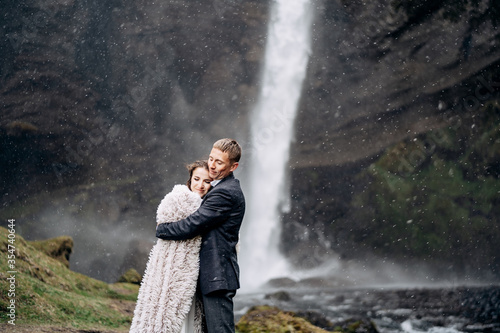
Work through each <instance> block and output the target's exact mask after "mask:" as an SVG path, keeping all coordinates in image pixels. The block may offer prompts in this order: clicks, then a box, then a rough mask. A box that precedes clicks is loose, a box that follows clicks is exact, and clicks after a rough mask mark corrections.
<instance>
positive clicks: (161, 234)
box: [156, 173, 245, 294]
mask: <svg viewBox="0 0 500 333" xmlns="http://www.w3.org/2000/svg"><path fill="white" fill-rule="evenodd" d="M244 213H245V197H244V196H243V192H242V191H241V187H240V182H239V180H237V179H236V178H234V175H233V174H232V173H231V174H229V175H228V176H227V177H226V178H224V179H222V180H221V181H220V182H219V183H218V184H217V185H216V186H215V187H213V188H212V189H211V190H210V191H209V192H208V193H207V194H206V195H205V197H204V198H203V201H202V203H201V206H200V208H199V209H198V210H197V211H196V212H194V213H193V214H191V215H190V216H188V217H187V218H185V219H183V220H180V221H177V222H172V223H162V224H160V225H159V226H158V228H157V229H156V237H158V238H161V239H166V240H183V239H190V238H193V237H195V236H198V235H202V243H201V249H200V276H199V283H200V289H201V292H202V293H203V294H208V293H210V292H212V291H216V290H223V289H226V290H236V289H238V288H239V287H240V283H239V266H238V261H237V254H236V244H237V243H238V237H239V231H240V226H241V222H242V220H243V215H244Z"/></svg>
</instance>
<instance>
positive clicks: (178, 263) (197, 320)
mask: <svg viewBox="0 0 500 333" xmlns="http://www.w3.org/2000/svg"><path fill="white" fill-rule="evenodd" d="M188 171H189V180H188V181H187V183H186V185H175V186H174V188H173V190H172V191H171V192H170V193H168V194H167V195H166V196H165V198H163V200H162V201H161V203H160V205H159V206H158V210H157V214H156V222H157V224H160V223H169V222H174V221H177V220H180V219H183V218H186V217H187V216H189V215H190V214H191V213H193V212H195V211H196V210H197V209H198V207H199V206H200V204H201V200H202V199H201V198H202V197H203V196H205V194H207V192H208V190H209V189H210V186H211V185H210V182H211V181H212V179H211V178H210V177H209V175H208V164H207V162H206V161H196V162H194V163H192V164H190V165H188ZM200 245H201V236H197V237H195V238H193V239H189V240H184V241H166V240H162V239H158V242H157V243H156V244H155V246H154V247H153V249H152V250H151V253H150V254H149V260H148V263H147V265H146V270H145V272H144V277H143V279H142V282H141V287H140V289H139V295H138V298H137V304H136V307H135V311H134V317H133V319H132V325H131V327H130V332H131V333H156V332H158V333H159V332H162V333H164V332H168V333H193V332H202V328H201V326H202V314H203V310H202V305H201V302H200V301H197V300H196V296H195V292H196V283H197V280H198V272H199V251H200Z"/></svg>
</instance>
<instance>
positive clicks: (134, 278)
mask: <svg viewBox="0 0 500 333" xmlns="http://www.w3.org/2000/svg"><path fill="white" fill-rule="evenodd" d="M141 281H142V276H141V274H139V273H138V272H137V271H136V270H135V269H133V268H131V269H129V270H128V271H126V272H125V274H123V275H122V276H120V278H119V279H118V281H117V282H125V283H133V284H139V285H140V284H141Z"/></svg>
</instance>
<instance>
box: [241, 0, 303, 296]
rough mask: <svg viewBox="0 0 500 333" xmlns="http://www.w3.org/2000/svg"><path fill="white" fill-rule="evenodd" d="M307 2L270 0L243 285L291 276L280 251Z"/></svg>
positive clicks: (250, 172)
mask: <svg viewBox="0 0 500 333" xmlns="http://www.w3.org/2000/svg"><path fill="white" fill-rule="evenodd" d="M310 2H311V0H277V1H274V3H273V7H272V12H271V19H270V23H269V28H268V35H267V44H266V53H265V60H264V62H265V64H264V66H265V67H264V71H263V77H262V85H261V90H260V94H259V99H258V102H257V104H256V106H255V109H254V110H253V113H252V119H251V133H250V134H251V146H250V149H248V150H247V151H246V152H245V153H246V154H247V156H249V155H250V156H249V158H250V161H249V162H248V164H247V165H248V169H249V170H248V171H247V172H248V174H247V183H248V184H247V186H246V190H247V191H246V193H247V210H246V216H245V222H244V223H243V229H242V246H241V259H240V262H241V269H242V288H243V289H254V288H256V287H258V286H259V285H261V284H263V283H265V282H266V281H268V280H269V279H271V278H275V277H281V276H286V275H288V274H289V269H288V265H287V261H286V260H285V258H284V257H283V256H282V254H281V253H280V251H279V242H280V234H281V221H280V215H281V213H282V212H283V211H286V209H287V207H286V206H287V201H288V200H289V193H288V190H287V184H286V175H287V171H286V169H287V165H288V160H289V150H290V142H291V140H292V138H293V125H294V120H295V115H296V112H297V104H298V101H299V99H300V94H301V90H302V82H303V80H304V77H305V74H306V68H307V63H308V59H309V53H310V29H311V23H312V5H311V3H310Z"/></svg>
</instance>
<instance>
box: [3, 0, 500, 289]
mask: <svg viewBox="0 0 500 333" xmlns="http://www.w3.org/2000/svg"><path fill="white" fill-rule="evenodd" d="M412 3H413V2H411V1H393V2H389V1H386V0H374V1H369V2H362V1H347V0H342V1H341V0H336V1H324V0H318V1H315V2H314V5H315V11H316V13H315V21H314V22H315V23H314V26H313V31H312V39H313V46H312V50H311V58H310V62H309V66H308V75H307V78H306V82H305V84H304V88H303V95H302V98H301V101H300V105H299V115H298V118H297V120H296V135H295V141H294V143H293V144H292V154H291V159H290V179H291V189H292V205H291V210H290V212H288V213H286V214H284V221H283V222H284V228H285V233H284V235H283V240H284V242H283V249H284V250H285V252H286V253H287V254H288V255H289V256H290V257H291V258H292V260H293V261H294V262H295V263H297V264H300V265H303V264H304V263H311V259H310V257H311V256H310V254H311V253H315V255H314V258H315V259H314V260H313V261H312V262H313V263H316V262H321V261H323V260H325V258H328V257H331V256H338V255H340V256H346V255H348V254H352V255H353V256H357V257H360V258H365V255H366V252H371V249H372V248H373V246H375V245H374V243H373V240H369V241H368V240H367V237H363V235H364V234H366V232H367V230H368V229H367V228H368V227H369V226H371V225H373V224H372V221H371V219H375V220H376V221H382V220H384V221H385V220H387V219H389V221H388V222H387V223H388V224H390V223H392V220H391V219H395V217H394V215H390V216H392V217H390V218H388V217H387V214H386V215H384V216H385V217H384V216H382V215H377V214H375V213H373V214H372V215H370V214H371V212H380V211H382V210H383V208H382V207H379V206H377V205H376V204H375V203H374V202H372V201H370V200H371V199H370V198H371V197H370V196H371V195H373V196H376V195H377V193H375V192H373V191H374V190H373V191H366V189H367V188H368V187H369V185H370V184H373V177H375V176H374V174H373V173H370V172H372V171H373V170H374V167H378V165H379V164H380V163H381V162H378V161H379V159H380V158H382V157H383V156H385V153H389V152H392V151H393V147H395V145H396V146H397V145H398V144H402V145H403V146H404V147H409V148H407V153H406V155H397V156H398V157H397V159H396V162H394V163H396V165H397V166H396V167H392V169H391V170H392V171H394V170H395V171H396V173H398V172H401V171H403V172H405V175H406V174H407V173H408V172H409V173H410V174H411V173H413V172H415V171H416V170H417V171H418V170H419V167H425V166H427V159H422V161H425V162H426V163H423V162H422V163H421V159H420V157H419V156H420V155H421V154H420V152H421V151H422V150H421V149H415V148H412V147H413V146H411V145H409V142H411V140H414V139H419V140H421V141H422V142H427V143H428V142H429V140H428V139H424V138H428V137H427V136H426V135H430V134H429V133H431V132H430V131H433V130H434V131H437V130H441V129H444V128H449V127H450V126H451V127H453V128H454V127H456V126H455V125H456V124H457V122H456V120H457V118H456V117H455V116H457V115H458V116H459V118H458V119H459V120H460V119H463V117H462V115H463V114H467V118H468V119H469V118H471V119H472V118H474V117H475V115H478V114H483V110H484V106H485V105H486V104H488V103H490V104H488V105H490V106H489V107H492V106H491V105H494V103H493V102H494V101H495V100H496V98H497V97H498V89H499V88H498V82H500V79H499V77H498V66H499V64H500V51H499V50H498V43H499V40H498V30H497V18H496V17H498V15H496V14H495V13H498V4H496V3H495V2H493V1H487V0H484V1H480V2H478V3H471V2H469V1H454V0H447V1H442V2H439V4H435V3H433V2H432V1H421V2H420V3H419V4H418V5H415V4H413V5H412ZM270 4H271V2H269V1H259V0H253V1H251V0H244V1H234V0H214V1H169V2H153V1H140V2H136V1H135V2H134V1H129V0H115V1H111V2H97V1H92V0H86V1H72V0H59V1H55V2H54V1H53V2H50V3H47V4H45V3H43V2H41V1H37V0H25V1H4V2H2V4H1V5H0V9H1V13H2V14H1V15H2V22H3V23H2V27H1V30H0V31H1V36H2V39H1V41H0V54H1V56H2V59H4V61H3V62H2V66H1V68H0V77H1V85H0V93H1V96H2V98H1V107H2V114H1V117H0V142H1V146H2V150H1V152H0V165H1V167H0V181H1V184H2V189H3V191H2V197H1V202H2V208H1V210H0V216H1V217H2V218H5V219H7V218H16V219H18V221H20V223H19V225H20V226H19V232H20V233H22V234H23V235H24V236H25V237H26V238H27V239H32V238H48V237H54V236H57V235H61V234H68V235H71V236H72V237H73V238H74V239H75V243H76V244H77V245H75V249H74V254H73V263H72V265H73V266H72V268H73V269H76V270H78V271H81V272H84V273H86V274H88V275H90V276H93V277H97V278H101V279H105V280H109V281H110V280H115V279H116V278H117V277H118V276H119V275H120V274H121V273H123V272H124V271H126V270H127V269H128V268H130V267H131V266H133V267H136V268H137V269H138V270H141V269H143V268H144V263H145V259H144V258H145V257H146V256H147V251H148V250H149V249H150V248H151V246H152V242H153V241H154V239H152V236H151V232H150V228H151V225H152V224H154V214H155V210H156V206H157V204H158V202H159V201H160V200H161V198H162V196H163V195H164V193H165V192H167V191H169V190H170V188H171V187H172V186H173V184H175V183H179V182H184V181H185V179H184V178H185V172H184V170H183V166H184V164H186V163H188V162H190V161H191V160H193V159H196V158H203V157H204V156H205V154H206V152H207V151H208V149H209V148H210V144H211V142H213V141H214V140H216V139H217V138H219V137H234V138H236V139H238V140H239V141H240V142H241V143H242V144H243V148H244V149H245V148H249V144H248V142H249V140H248V127H249V121H250V120H249V119H250V118H249V112H250V110H251V109H252V106H253V104H254V102H255V98H256V96H257V92H258V89H259V77H260V70H261V67H262V55H263V48H264V45H265V39H266V29H267V23H268V22H267V21H268V19H267V18H268V11H269V6H270ZM492 103H493V104H492ZM270 112H272V111H270ZM492 112H493V113H495V111H492ZM271 116H272V115H271V114H270V117H271ZM481 119H483V118H481ZM488 119H490V120H484V121H481V126H482V127H481V128H482V129H486V128H487V125H486V124H487V123H488V121H491V119H496V118H495V117H493V118H488ZM463 123H465V122H463ZM468 124H469V125H470V126H472V125H473V124H472V123H468ZM478 126H479V125H478ZM459 127H460V126H459ZM464 128H465V126H463V127H461V129H462V131H463V129H464ZM477 128H479V127H477ZM453 130H456V129H453ZM488 133H490V132H488ZM495 133H496V132H495V131H494V130H493V131H492V132H491V135H490V137H493V138H494V137H495V136H494V135H495ZM421 135H423V136H421ZM460 135H463V137H464V138H467V137H468V136H467V132H464V133H462V132H461V134H460ZM408 140H410V141H408ZM493 141H494V140H493ZM467 142H469V141H467ZM471 142H472V141H471ZM474 142H475V141H474ZM495 147H496V146H495ZM443 149H445V148H443ZM446 149H448V150H452V151H454V149H455V148H453V149H452V148H449V147H447V148H446ZM495 149H496V148H495ZM460 151H461V152H466V151H467V149H465V148H464V147H462V148H461V150H460ZM447 152H448V153H447V154H445V155H443V156H445V157H446V160H447V161H450V163H453V161H457V158H458V157H457V156H459V155H460V154H455V155H453V154H451V153H449V151H447ZM469 152H470V151H469ZM478 152H480V153H481V154H483V153H484V154H493V155H495V154H497V153H498V151H497V150H494V149H493V151H485V150H476V153H475V154H478ZM419 154H420V155H419ZM424 155H425V156H428V155H429V156H430V155H434V154H424ZM391 156H394V155H391ZM401 156H403V158H401ZM436 156H437V155H436ZM445 157H442V158H443V159H444V158H445ZM486 160H488V161H487V163H488V165H496V164H495V163H497V162H496V160H494V159H492V158H491V159H488V158H487V159H486ZM377 162H378V163H379V164H377ZM245 163H246V162H245V161H242V166H245ZM382 164H383V166H384V167H385V166H386V165H387V164H384V163H382ZM242 169H243V168H242ZM389 169H390V168H389ZM465 169H466V168H462V169H460V170H461V172H464V171H463V170H465ZM370 170H371V171H370ZM384 170H385V169H384ZM495 177H496V178H498V176H497V175H491V174H489V175H487V177H486V180H487V181H488V182H487V184H489V185H488V186H489V187H488V188H490V189H491V191H492V193H493V194H492V195H489V196H487V198H488V200H490V201H488V202H492V205H493V204H494V203H495V202H496V201H495V200H498V194H495V192H494V189H495V186H496V185H495V184H496V183H495V182H494V180H495V179H496V178H495ZM476 178H477V177H476ZM429 179H431V178H429ZM476 180H477V179H474V181H476ZM422 181H424V180H422ZM481 181H482V180H481ZM489 181H492V182H489ZM363 193H368V194H369V195H368V198H366V197H364V196H363V195H364V194H363ZM459 197H461V198H462V197H463V195H460V196H459ZM466 197H467V196H466ZM467 198H468V199H467V200H469V199H470V198H469V197H467ZM455 199H456V198H455ZM455 199H454V200H455ZM456 200H458V202H460V200H459V199H456ZM360 202H361V203H360ZM454 202H455V201H454ZM360 207H369V210H363V209H360ZM384 207H385V206H384ZM426 209H428V208H426ZM471 209H472V208H471ZM469 210H470V209H469ZM471 211H472V212H473V213H474V212H475V211H477V209H476V210H474V209H472V210H471ZM355 212H359V213H360V214H354V213H355ZM474 214H475V213H474ZM497 216H498V212H497V211H496V210H489V211H488V212H484V214H483V215H482V216H481V217H482V218H484V219H485V221H486V222H484V223H485V226H484V228H488V227H491V226H494V227H495V228H498V223H497ZM468 217H469V215H467V218H468ZM407 220H411V218H408V219H407ZM335 221H337V222H339V221H340V223H337V222H335ZM335 223H337V224H338V225H339V227H337V224H335ZM377 223H378V222H377ZM398 223H399V222H398ZM404 223H406V220H405V221H404ZM444 223H447V222H446V221H445V222H444ZM393 224H395V223H392V224H390V225H393ZM350 225H355V226H356V228H354V229H353V231H352V232H351V233H349V231H350V229H349V226H350ZM370 230H371V229H370ZM478 230H479V231H478V232H477V233H476V234H475V235H476V236H477V237H480V238H481V239H482V238H483V236H481V232H480V230H484V229H482V228H478ZM308 235H317V237H316V236H314V237H310V236H308ZM346 235H347V236H346ZM318 237H319V239H320V242H319V243H318V241H317V240H318ZM379 237H380V239H379V241H380V242H384V243H385V242H386V241H385V240H384V239H385V238H384V236H383V235H380V236H379ZM391 237H397V236H396V235H392V236H391ZM485 237H486V236H485ZM292 241H293V243H292ZM387 242H388V243H390V242H392V238H390V240H389V241H387ZM78 244H85V245H78ZM291 244H293V246H291ZM358 245H361V246H358ZM78 246H80V248H78ZM311 249H312V250H311ZM353 249H356V250H359V251H353ZM379 249H380V247H379ZM393 250H394V248H391V247H387V248H385V250H384V248H382V249H381V250H380V252H379V254H380V255H381V256H382V257H383V256H387V255H389V256H390V253H391V252H390V251H393ZM311 251H312V252H311ZM415 251H416V252H411V251H409V252H408V253H407V254H406V255H407V257H408V256H410V257H411V256H412V253H414V254H415V257H416V258H418V257H419V256H421V253H422V252H421V251H420V250H418V251H417V250H415ZM488 251H490V250H488ZM457 253H458V252H457ZM488 253H494V251H493V252H491V251H490V252H488ZM485 258H486V257H485ZM486 261H487V260H486V259H485V260H484V262H486Z"/></svg>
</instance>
